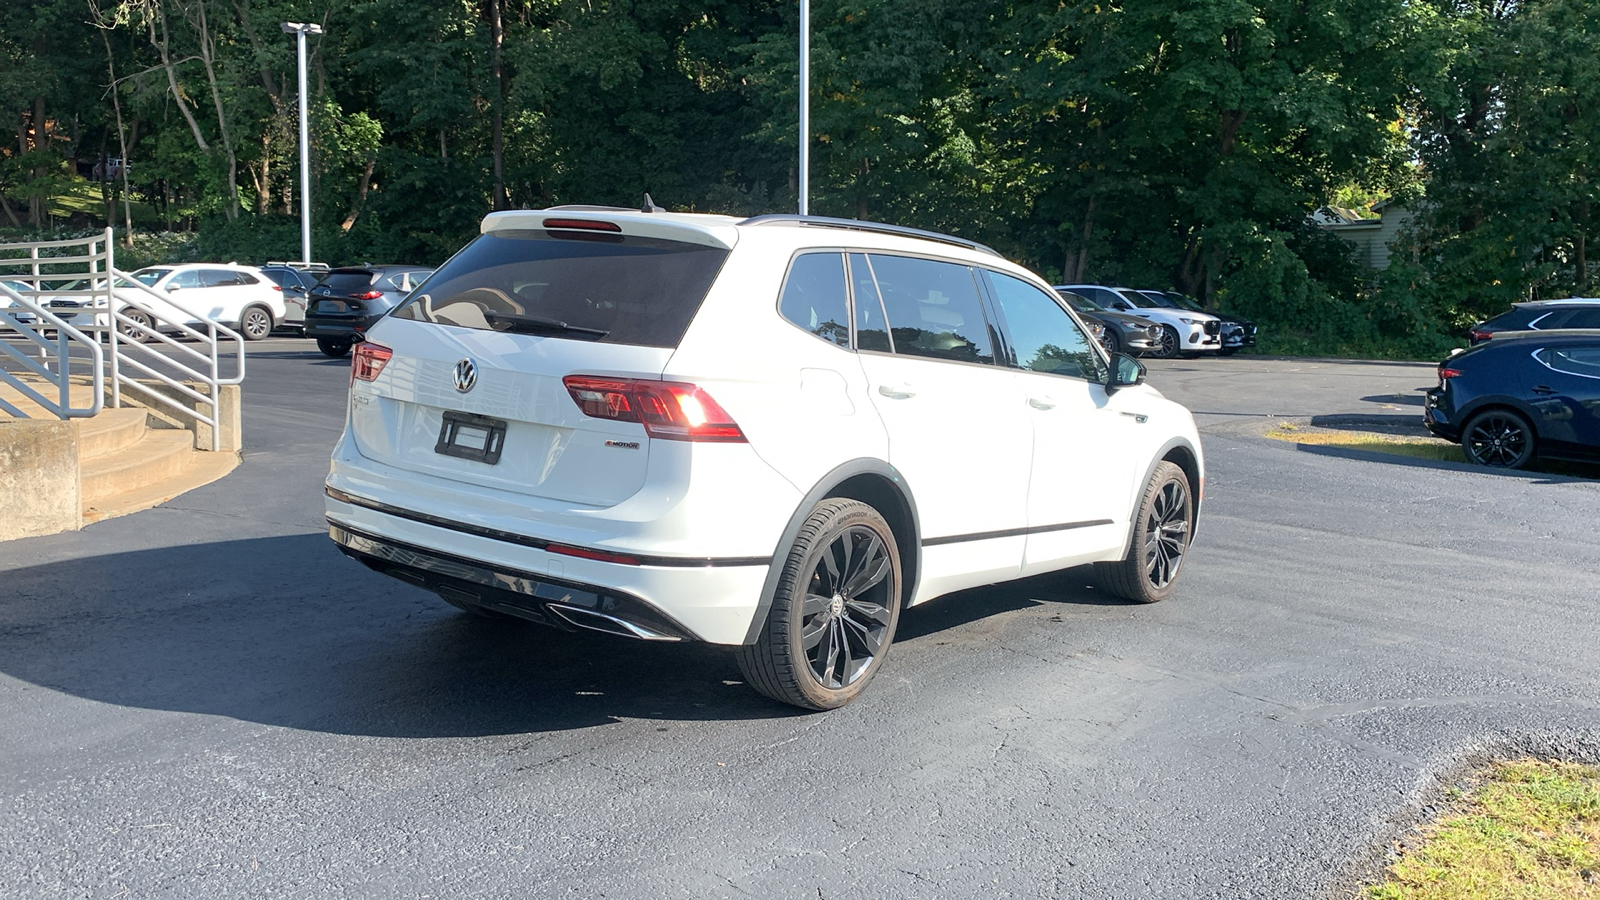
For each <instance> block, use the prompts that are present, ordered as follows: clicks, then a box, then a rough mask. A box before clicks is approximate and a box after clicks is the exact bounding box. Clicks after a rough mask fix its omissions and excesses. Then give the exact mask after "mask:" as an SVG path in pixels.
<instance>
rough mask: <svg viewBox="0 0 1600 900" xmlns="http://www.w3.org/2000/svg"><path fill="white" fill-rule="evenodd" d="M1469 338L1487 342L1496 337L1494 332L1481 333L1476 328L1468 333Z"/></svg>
mask: <svg viewBox="0 0 1600 900" xmlns="http://www.w3.org/2000/svg"><path fill="white" fill-rule="evenodd" d="M1467 337H1469V338H1472V339H1473V340H1475V341H1487V340H1489V339H1490V338H1492V337H1494V332H1492V331H1479V330H1478V329H1476V328H1474V329H1472V330H1471V331H1469V332H1467Z"/></svg>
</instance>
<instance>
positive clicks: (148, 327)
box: [117, 309, 155, 341]
mask: <svg viewBox="0 0 1600 900" xmlns="http://www.w3.org/2000/svg"><path fill="white" fill-rule="evenodd" d="M122 315H123V317H124V318H126V319H129V320H131V324H130V323H129V322H118V323H117V330H118V331H120V332H122V336H123V337H124V338H127V339H128V340H130V341H153V340H155V337H154V336H153V335H152V334H151V332H152V331H154V330H155V320H154V319H152V318H150V316H149V315H147V314H146V313H144V312H143V311H141V310H137V309H124V310H123V311H122Z"/></svg>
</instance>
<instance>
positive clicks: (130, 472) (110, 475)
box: [78, 429, 197, 509]
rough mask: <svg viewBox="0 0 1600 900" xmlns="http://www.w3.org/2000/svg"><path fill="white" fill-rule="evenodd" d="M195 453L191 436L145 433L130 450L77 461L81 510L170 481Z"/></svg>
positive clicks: (155, 432)
mask: <svg viewBox="0 0 1600 900" xmlns="http://www.w3.org/2000/svg"><path fill="white" fill-rule="evenodd" d="M196 452H197V451H196V450H195V449H194V436H193V435H191V434H190V433H189V432H187V431H178V430H176V429H173V430H164V431H154V430H147V431H146V432H145V433H144V436H143V437H142V438H140V440H139V441H138V442H137V443H135V444H134V445H133V446H131V447H127V448H125V449H122V450H118V451H115V452H113V453H107V454H105V455H103V456H99V457H96V458H94V459H90V460H82V459H80V460H79V463H78V476H79V484H80V485H81V487H80V489H79V491H80V493H79V496H80V497H82V499H83V505H84V508H85V509H87V508H89V507H91V506H98V505H101V504H102V502H103V501H105V500H107V499H108V498H111V497H114V496H116V495H117V494H122V493H126V492H129V491H136V490H139V489H140V488H144V487H148V486H150V485H152V484H155V483H156V482H159V481H162V480H164V479H167V478H171V477H172V476H174V475H177V474H178V473H180V472H182V471H183V469H184V467H185V466H187V465H188V463H189V459H190V456H191V455H192V454H194V453H196Z"/></svg>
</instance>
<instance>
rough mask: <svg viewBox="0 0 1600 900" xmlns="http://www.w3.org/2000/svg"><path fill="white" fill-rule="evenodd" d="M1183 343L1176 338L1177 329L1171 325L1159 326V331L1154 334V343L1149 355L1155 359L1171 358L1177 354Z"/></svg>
mask: <svg viewBox="0 0 1600 900" xmlns="http://www.w3.org/2000/svg"><path fill="white" fill-rule="evenodd" d="M1182 346H1183V344H1182V342H1181V341H1180V340H1179V338H1178V329H1176V328H1173V327H1172V326H1171V325H1163V326H1161V333H1160V334H1159V335H1157V336H1156V345H1155V347H1154V349H1152V350H1151V351H1150V355H1151V356H1154V357H1155V358H1156V359H1172V358H1173V357H1175V356H1177V355H1178V351H1179V350H1180V349H1181V348H1182Z"/></svg>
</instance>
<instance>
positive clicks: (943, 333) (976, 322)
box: [868, 253, 994, 364]
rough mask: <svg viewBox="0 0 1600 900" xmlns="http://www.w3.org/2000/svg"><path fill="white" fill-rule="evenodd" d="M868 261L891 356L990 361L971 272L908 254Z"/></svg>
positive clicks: (990, 349)
mask: <svg viewBox="0 0 1600 900" xmlns="http://www.w3.org/2000/svg"><path fill="white" fill-rule="evenodd" d="M868 258H869V260H870V261H871V263H872V273H873V276H874V280H875V281H876V282H877V286H878V294H879V296H880V297H881V298H882V300H883V311H884V313H885V315H886V316H887V317H888V320H889V334H890V335H891V337H892V338H893V340H894V352H895V353H897V354H902V355H907V356H925V357H928V358H929V359H943V360H950V361H952V362H975V363H989V364H993V363H994V341H993V339H992V338H991V336H990V334H989V324H988V321H987V320H986V319H985V318H984V315H983V302H982V300H980V299H979V295H978V284H977V282H976V281H975V280H974V279H973V272H972V270H971V269H970V268H968V267H967V266H963V265H960V264H957V263H950V262H941V261H939V260H932V259H919V258H916V257H910V256H888V255H883V254H876V253H873V254H868Z"/></svg>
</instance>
